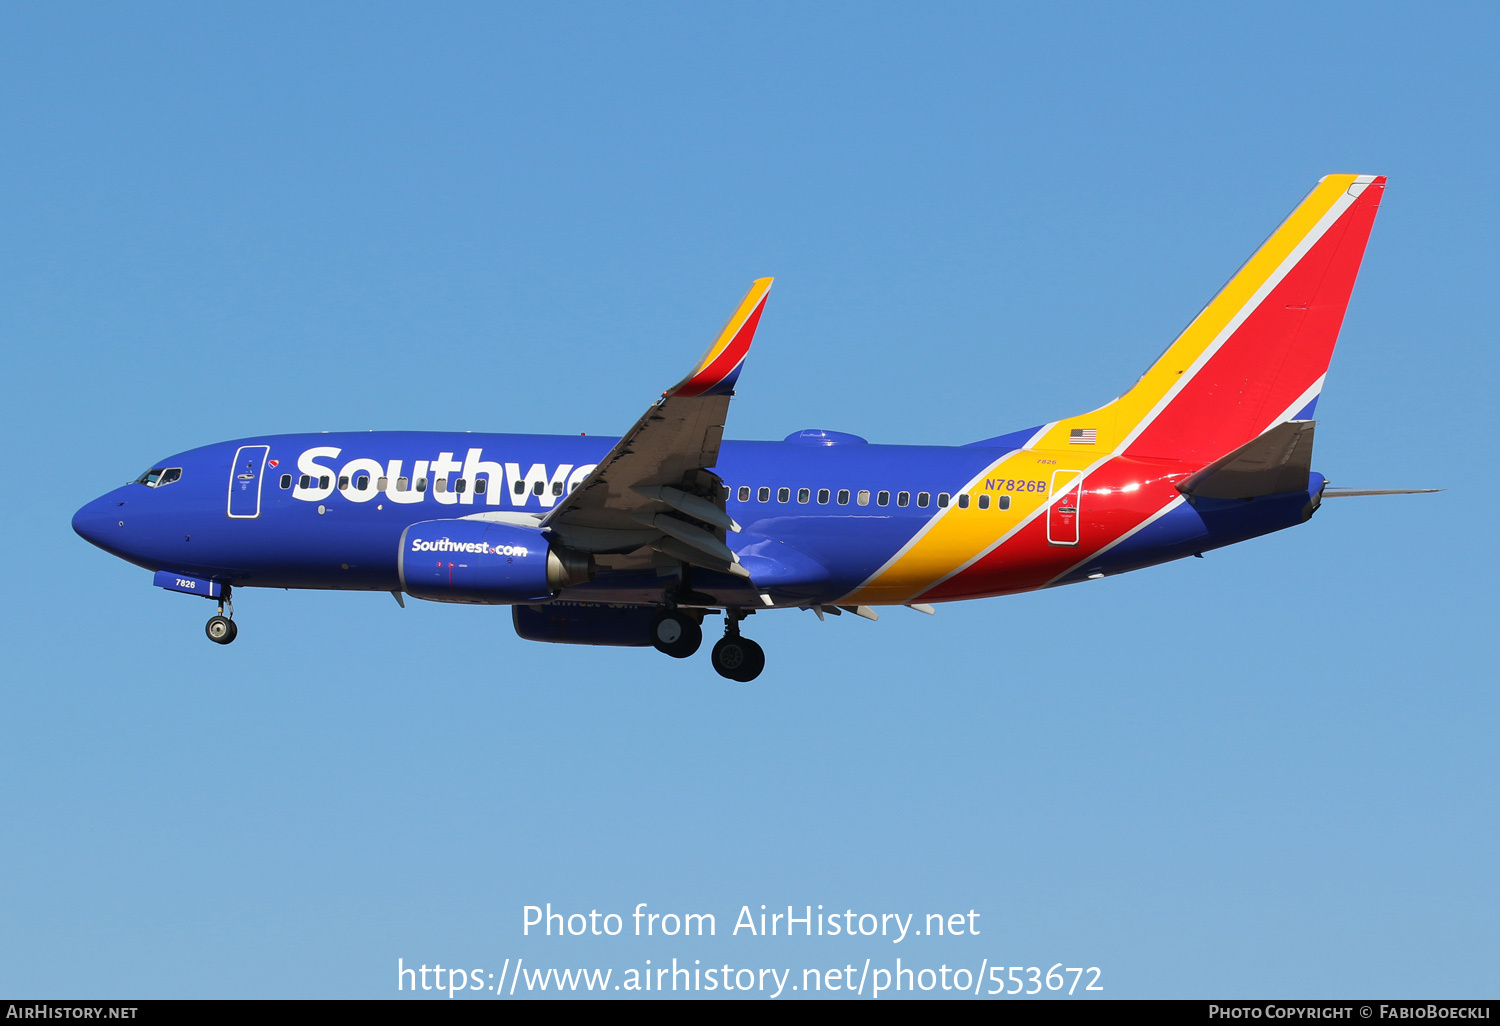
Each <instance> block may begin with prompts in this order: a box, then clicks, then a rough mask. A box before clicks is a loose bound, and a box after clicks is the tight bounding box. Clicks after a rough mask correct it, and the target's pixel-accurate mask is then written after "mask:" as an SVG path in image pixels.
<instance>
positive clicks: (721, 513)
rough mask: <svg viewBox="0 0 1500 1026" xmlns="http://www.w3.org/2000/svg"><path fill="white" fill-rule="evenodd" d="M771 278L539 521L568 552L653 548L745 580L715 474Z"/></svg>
mask: <svg viewBox="0 0 1500 1026" xmlns="http://www.w3.org/2000/svg"><path fill="white" fill-rule="evenodd" d="M770 290H771V279H770V278H761V279H759V280H758V281H756V282H755V284H754V285H752V286H751V287H750V291H749V292H748V293H747V294H746V296H745V298H744V300H743V301H741V303H740V305H739V308H738V309H737V310H735V312H734V316H733V317H731V318H730V319H729V323H727V324H726V325H724V330H723V331H721V332H720V333H719V337H718V338H717V339H715V340H714V343H713V345H711V346H709V347H708V351H707V352H706V353H704V354H703V358H702V359H701V360H699V361H698V364H697V366H696V367H694V368H693V370H692V372H691V373H690V374H688V375H687V377H685V378H683V379H682V380H681V381H679V382H678V383H677V384H676V385H674V386H673V387H672V388H670V389H668V390H667V391H665V392H663V393H662V397H661V399H660V400H658V401H657V402H655V403H653V404H652V406H651V408H650V409H648V410H647V411H646V412H645V414H643V415H642V416H641V419H640V420H638V421H636V423H635V426H634V427H632V428H631V429H630V430H629V431H627V432H626V433H625V434H624V436H623V437H621V439H620V441H619V442H618V443H616V445H615V447H614V448H613V449H611V450H610V451H609V454H608V455H607V456H605V457H604V459H603V460H602V461H601V462H600V463H599V465H598V466H597V467H595V468H594V470H593V472H591V473H590V474H589V476H588V477H586V478H584V480H583V481H582V482H581V483H580V484H579V485H578V487H577V488H575V489H574V490H573V492H572V493H571V494H569V495H567V496H565V497H564V498H563V499H562V501H560V502H559V503H558V504H557V505H556V506H555V507H553V509H552V511H551V512H550V513H549V514H548V515H547V516H546V517H545V518H544V519H543V520H542V523H541V526H542V527H543V528H544V529H546V530H548V531H549V532H550V533H555V534H556V535H558V536H559V538H560V539H561V540H562V542H563V544H565V545H567V546H568V547H569V548H573V549H578V550H580V551H583V552H593V553H626V552H632V551H634V550H637V549H640V548H641V547H643V546H648V545H649V546H651V547H652V549H653V550H654V551H655V552H659V553H661V554H663V555H664V556H666V557H668V558H669V559H678V560H683V561H686V562H689V563H693V564H695V565H698V566H704V567H708V568H710V569H714V570H720V571H724V572H728V573H735V574H737V575H738V576H747V575H746V573H745V571H744V570H743V569H742V568H741V567H740V566H739V559H738V557H737V556H735V555H734V553H732V552H731V551H730V550H729V548H728V547H727V546H726V545H725V544H724V532H725V531H726V530H728V531H738V530H739V525H738V524H736V523H735V522H734V521H733V520H732V519H730V517H729V515H728V514H727V513H726V512H725V508H724V500H725V495H724V488H723V482H722V481H721V480H720V479H719V477H718V475H717V474H715V473H713V471H712V470H711V469H710V468H712V467H713V466H714V465H715V464H717V463H718V460H719V443H720V441H721V440H722V439H723V437H724V422H725V420H726V418H727V417H728V414H729V399H730V397H731V396H733V395H734V383H735V381H736V380H737V379H738V377H739V374H740V368H741V367H742V366H743V365H744V362H745V355H746V353H748V352H749V350H750V343H751V341H752V340H753V339H754V337H755V329H756V327H757V326H758V325H759V324H760V315H761V311H762V310H764V309H765V305H766V296H767V294H768V293H769V292H770Z"/></svg>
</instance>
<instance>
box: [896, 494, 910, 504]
mask: <svg viewBox="0 0 1500 1026" xmlns="http://www.w3.org/2000/svg"><path fill="white" fill-rule="evenodd" d="M910 502H911V492H897V493H896V505H898V506H905V505H907V504H908V503H910Z"/></svg>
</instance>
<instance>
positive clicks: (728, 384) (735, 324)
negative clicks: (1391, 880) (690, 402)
mask: <svg viewBox="0 0 1500 1026" xmlns="http://www.w3.org/2000/svg"><path fill="white" fill-rule="evenodd" d="M771 281H772V279H770V278H760V279H757V280H756V282H755V284H754V285H751V286H750V291H749V292H748V293H746V294H745V298H744V299H743V300H742V301H741V302H740V306H739V309H738V310H736V311H735V312H734V316H733V317H731V318H729V323H728V324H726V325H724V330H723V331H721V332H719V337H718V338H717V339H715V340H714V344H713V345H711V346H709V347H708V352H706V353H704V354H703V359H701V360H699V361H698V366H697V367H695V368H693V372H692V373H691V374H689V375H688V376H687V377H685V378H683V379H682V380H681V381H680V382H678V383H677V385H676V386H675V387H674V388H672V389H670V390H668V391H667V392H666V395H667V396H669V397H671V396H682V397H684V398H686V397H690V396H696V395H729V394H730V393H732V392H733V391H734V383H735V381H736V380H737V379H738V378H739V376H740V368H741V367H742V366H743V365H744V363H745V354H747V353H748V352H750V342H751V341H752V340H753V339H754V338H755V329H756V327H757V326H758V325H759V324H760V314H761V311H762V310H764V309H765V308H766V296H767V295H768V294H769V293H770V291H771Z"/></svg>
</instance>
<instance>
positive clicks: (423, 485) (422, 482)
mask: <svg viewBox="0 0 1500 1026" xmlns="http://www.w3.org/2000/svg"><path fill="white" fill-rule="evenodd" d="M426 490H427V479H426V478H425V477H419V478H417V491H419V492H425V491H426Z"/></svg>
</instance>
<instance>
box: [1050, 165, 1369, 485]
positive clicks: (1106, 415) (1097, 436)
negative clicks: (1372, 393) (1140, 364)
mask: <svg viewBox="0 0 1500 1026" xmlns="http://www.w3.org/2000/svg"><path fill="white" fill-rule="evenodd" d="M1384 190H1385V178H1384V177H1380V176H1375V175H1328V176H1327V177H1326V178H1324V179H1323V180H1322V181H1320V182H1319V183H1318V185H1317V187H1316V188H1315V189H1313V191H1312V192H1311V193H1309V194H1308V196H1307V198H1306V199H1304V200H1303V201H1302V203H1301V204H1300V205H1299V206H1298V207H1297V209H1296V210H1294V211H1292V213H1291V216H1289V217H1288V218H1287V219H1286V221H1284V222H1283V223H1282V225H1281V227H1279V228H1277V229H1276V231H1275V232H1274V233H1273V234H1272V235H1271V237H1270V238H1269V239H1267V240H1266V242H1265V244H1264V245H1262V246H1261V247H1260V249H1259V250H1258V251H1257V252H1256V253H1255V255H1254V256H1252V257H1251V258H1250V259H1249V261H1247V262H1246V264H1245V266H1243V267H1242V268H1240V270H1239V271H1238V273H1236V274H1235V276H1234V277H1233V278H1231V279H1230V280H1229V283H1228V284H1227V285H1225V286H1224V288H1223V289H1222V290H1221V291H1220V292H1219V294H1218V295H1217V296H1215V297H1214V299H1213V302H1211V303H1209V304H1208V306H1206V307H1204V309H1203V312H1202V313H1200V314H1198V316H1197V317H1195V318H1194V319H1193V322H1192V323H1191V324H1189V325H1188V326H1187V328H1186V329H1185V330H1184V331H1183V333H1182V334H1181V335H1180V336H1178V338H1177V340H1176V341H1175V342H1173V343H1172V345H1171V346H1170V347H1169V348H1168V349H1167V351H1166V352H1165V353H1163V354H1162V357H1161V359H1159V360H1158V361H1157V362H1156V363H1155V364H1154V365H1153V366H1152V367H1151V369H1150V370H1148V371H1147V372H1146V373H1145V374H1144V375H1143V376H1142V377H1141V379H1140V381H1138V382H1136V384H1135V386H1134V387H1133V388H1131V390H1130V391H1129V392H1126V393H1125V394H1124V395H1123V396H1121V397H1120V398H1119V399H1116V400H1115V401H1114V402H1112V403H1110V404H1109V405H1108V406H1104V407H1102V408H1100V409H1098V410H1095V411H1094V412H1092V413H1086V414H1083V415H1081V416H1077V417H1069V418H1067V419H1065V420H1061V421H1058V422H1057V423H1055V424H1051V425H1048V427H1047V428H1046V429H1045V430H1044V431H1043V432H1042V434H1041V436H1040V437H1039V438H1038V439H1037V440H1036V441H1035V442H1033V443H1032V447H1033V448H1046V449H1064V450H1073V451H1081V452H1080V455H1081V454H1082V452H1092V453H1096V454H1097V455H1098V456H1099V457H1103V456H1106V455H1109V454H1111V453H1113V454H1116V455H1128V456H1153V457H1165V458H1171V459H1182V460H1193V461H1200V462H1210V461H1213V460H1217V459H1219V458H1220V457H1222V456H1224V455H1225V454H1227V453H1229V452H1232V451H1233V450H1235V449H1237V448H1238V447H1240V446H1242V445H1244V444H1245V443H1247V442H1249V441H1250V440H1251V439H1253V438H1256V437H1258V436H1259V435H1261V434H1262V433H1264V432H1265V431H1267V430H1269V429H1270V428H1272V427H1274V426H1276V425H1277V424H1280V423H1283V422H1285V421H1288V420H1305V419H1310V418H1311V417H1312V407H1313V405H1314V404H1315V403H1316V402H1317V399H1318V395H1319V393H1320V392H1321V391H1322V387H1323V377H1324V375H1325V374H1326V373H1327V370H1328V362H1329V360H1330V358H1331V357H1332V356H1333V346H1334V343H1335V342H1336V341H1337V340H1338V334H1339V327H1340V325H1341V324H1342V323H1343V320H1344V310H1345V308H1346V307H1347V306H1348V303H1349V294H1350V292H1351V291H1352V290H1353V288H1354V279H1355V277H1356V276H1357V275H1358V274H1359V265H1360V260H1361V259H1362V258H1363V257H1364V252H1365V243H1366V242H1367V241H1368V239H1369V237H1370V228H1371V226H1372V225H1373V224H1374V222H1375V213H1376V211H1377V210H1378V209H1379V206H1380V199H1381V195H1382V193H1383V192H1384Z"/></svg>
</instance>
